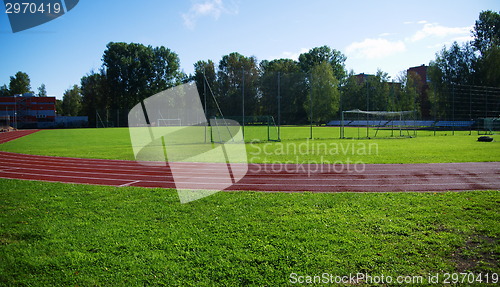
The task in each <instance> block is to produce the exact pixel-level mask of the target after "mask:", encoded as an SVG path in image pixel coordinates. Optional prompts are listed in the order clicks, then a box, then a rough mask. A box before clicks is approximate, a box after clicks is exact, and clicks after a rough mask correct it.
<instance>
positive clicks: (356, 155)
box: [0, 127, 500, 163]
mask: <svg viewBox="0 0 500 287" xmlns="http://www.w3.org/2000/svg"><path fill="white" fill-rule="evenodd" d="M251 128H253V127H247V128H246V129H245V131H246V133H247V140H249V139H251V138H252V133H253V135H254V136H255V135H256V133H257V132H259V131H265V129H259V128H256V130H255V131H252V129H251ZM308 133H309V127H284V128H282V139H283V141H282V142H256V143H248V144H247V145H246V148H247V154H248V160H249V161H250V162H253V163H263V162H286V161H289V160H292V161H294V162H297V163H303V162H313V163H321V162H325V161H328V162H335V161H341V162H345V161H346V160H351V161H362V162H364V163H434V162H485V161H500V152H499V151H500V142H491V143H481V142H477V136H469V135H468V132H466V135H464V134H461V135H455V136H451V135H449V136H435V137H434V136H417V137H416V138H402V139H370V140H368V139H364V140H348V139H343V140H340V139H338V137H337V138H331V139H315V140H308V139H306V138H307V136H308ZM419 133H423V131H420V132H419ZM314 134H315V135H316V136H317V137H318V138H325V137H327V136H328V135H330V134H331V135H337V134H338V128H330V127H317V128H315V130H314ZM494 138H495V139H497V140H498V139H499V137H498V136H494ZM370 145H371V150H369V147H370ZM363 149H364V150H363ZM0 150H2V151H10V152H19V153H27V154H39V155H50V156H68V157H79V158H103V159H123V160H134V159H135V158H134V154H133V152H132V147H131V143H130V136H129V132H128V129H126V128H113V129H73V130H43V131H40V132H38V133H35V134H32V135H29V136H27V137H23V138H20V139H17V140H15V141H12V142H7V143H4V144H0Z"/></svg>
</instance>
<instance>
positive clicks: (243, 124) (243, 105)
mask: <svg viewBox="0 0 500 287" xmlns="http://www.w3.org/2000/svg"><path fill="white" fill-rule="evenodd" d="M242 73H243V77H242V85H241V98H242V102H241V110H242V114H243V117H242V121H241V122H242V129H241V132H242V134H243V141H245V70H243V71H242Z"/></svg>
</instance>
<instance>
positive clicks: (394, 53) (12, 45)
mask: <svg viewBox="0 0 500 287" xmlns="http://www.w3.org/2000/svg"><path fill="white" fill-rule="evenodd" d="M0 6H2V5H0ZM483 10H495V11H499V10H500V1H498V0H489V1H487V0H484V1H483V0H475V1H462V0H454V1H436V0H434V1H427V0H419V1H327V0H310V1H290V0H287V1H284V0H277V1H270V0H268V1H257V0H254V1H248V0H247V1H244V0H188V1H176V0H172V1H165V0H146V1H127V0H105V1H91V0H81V1H80V3H79V4H78V5H77V6H76V7H75V8H74V9H73V10H71V11H69V12H68V13H67V14H66V15H63V16H61V17H59V18H57V19H55V20H53V21H51V22H48V23H46V24H43V25H41V26H38V27H35V28H32V29H29V30H25V31H22V32H18V33H12V31H11V28H10V24H9V22H8V17H7V15H6V14H5V8H4V7H3V6H2V7H1V8H0V49H1V50H0V51H1V53H0V85H2V84H8V83H9V77H10V76H12V75H14V74H15V73H16V72H17V71H23V72H26V73H28V75H29V76H30V78H31V85H32V89H33V90H35V91H36V89H37V87H39V86H40V84H41V83H44V84H45V85H46V87H47V92H48V94H49V95H53V96H56V97H57V98H62V95H63V93H64V90H66V89H68V88H70V87H71V86H72V85H74V84H79V82H80V78H81V77H82V76H84V75H85V74H87V73H89V72H90V71H91V70H97V69H99V67H100V66H101V64H102V63H101V57H102V54H103V52H104V50H105V48H106V44H107V43H108V42H136V43H142V44H145V45H153V46H159V45H163V46H165V47H167V48H170V49H172V50H173V51H174V52H176V53H177V54H178V55H179V58H180V60H181V67H182V69H183V70H184V72H186V73H191V72H192V71H193V64H194V63H195V62H196V61H198V60H208V59H211V60H213V61H215V62H216V63H218V61H219V60H220V59H221V57H222V56H223V55H226V54H228V53H231V52H239V53H241V54H243V55H245V56H255V57H257V59H258V60H259V61H260V60H265V59H267V60H271V59H276V58H292V59H296V58H297V57H298V55H299V54H300V53H302V52H305V51H307V50H309V49H310V48H312V47H317V46H322V45H328V46H330V47H332V48H334V49H337V50H340V51H341V52H342V53H344V54H345V55H346V56H347V61H346V67H347V69H349V70H351V69H352V70H354V72H355V73H362V72H364V73H375V72H376V71H377V69H378V68H379V69H381V70H383V71H385V72H388V73H389V75H390V76H391V77H392V78H393V79H394V78H395V77H396V76H397V75H398V73H399V72H401V71H404V70H406V69H407V68H408V67H411V66H417V65H421V64H428V63H429V61H431V60H433V59H434V57H435V53H436V52H437V51H439V50H440V49H441V48H442V47H443V45H448V46H449V45H450V44H451V43H452V42H453V41H455V40H456V41H458V42H463V41H468V40H470V37H471V33H470V30H471V29H472V26H473V25H474V22H475V20H477V18H478V16H479V13H480V12H481V11H483Z"/></svg>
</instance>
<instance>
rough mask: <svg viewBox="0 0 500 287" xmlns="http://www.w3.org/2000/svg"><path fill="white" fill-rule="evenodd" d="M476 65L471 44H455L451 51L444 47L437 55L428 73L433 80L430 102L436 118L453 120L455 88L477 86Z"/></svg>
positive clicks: (431, 82)
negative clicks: (458, 86)
mask: <svg viewBox="0 0 500 287" xmlns="http://www.w3.org/2000/svg"><path fill="white" fill-rule="evenodd" d="M476 63H477V57H476V54H475V53H474V50H473V49H472V46H471V45H470V44H469V43H466V44H464V45H462V46H460V45H459V44H458V43H457V42H454V43H453V44H452V45H451V47H450V48H449V49H446V47H444V48H443V49H442V50H441V51H440V52H439V53H437V54H436V59H435V60H434V61H431V63H430V64H429V68H428V71H427V73H428V76H429V78H430V80H431V81H430V87H431V91H430V93H429V100H430V102H431V109H432V113H433V115H434V116H435V117H437V118H450V119H451V115H452V107H453V86H454V85H473V84H475V76H477V74H476V70H475V67H476ZM455 104H456V105H460V104H461V103H455Z"/></svg>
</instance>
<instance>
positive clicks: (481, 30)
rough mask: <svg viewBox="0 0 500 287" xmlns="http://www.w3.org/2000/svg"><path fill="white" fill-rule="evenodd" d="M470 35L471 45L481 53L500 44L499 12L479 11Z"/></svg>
mask: <svg viewBox="0 0 500 287" xmlns="http://www.w3.org/2000/svg"><path fill="white" fill-rule="evenodd" d="M472 35H473V36H474V40H473V41H472V45H473V46H474V48H476V49H477V50H478V51H480V52H481V54H484V53H485V52H486V51H488V50H489V49H490V48H492V47H498V46H499V45H500V14H498V13H497V12H494V11H491V10H488V11H483V12H481V13H480V14H479V19H478V20H476V23H475V25H474V29H473V30H472Z"/></svg>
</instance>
